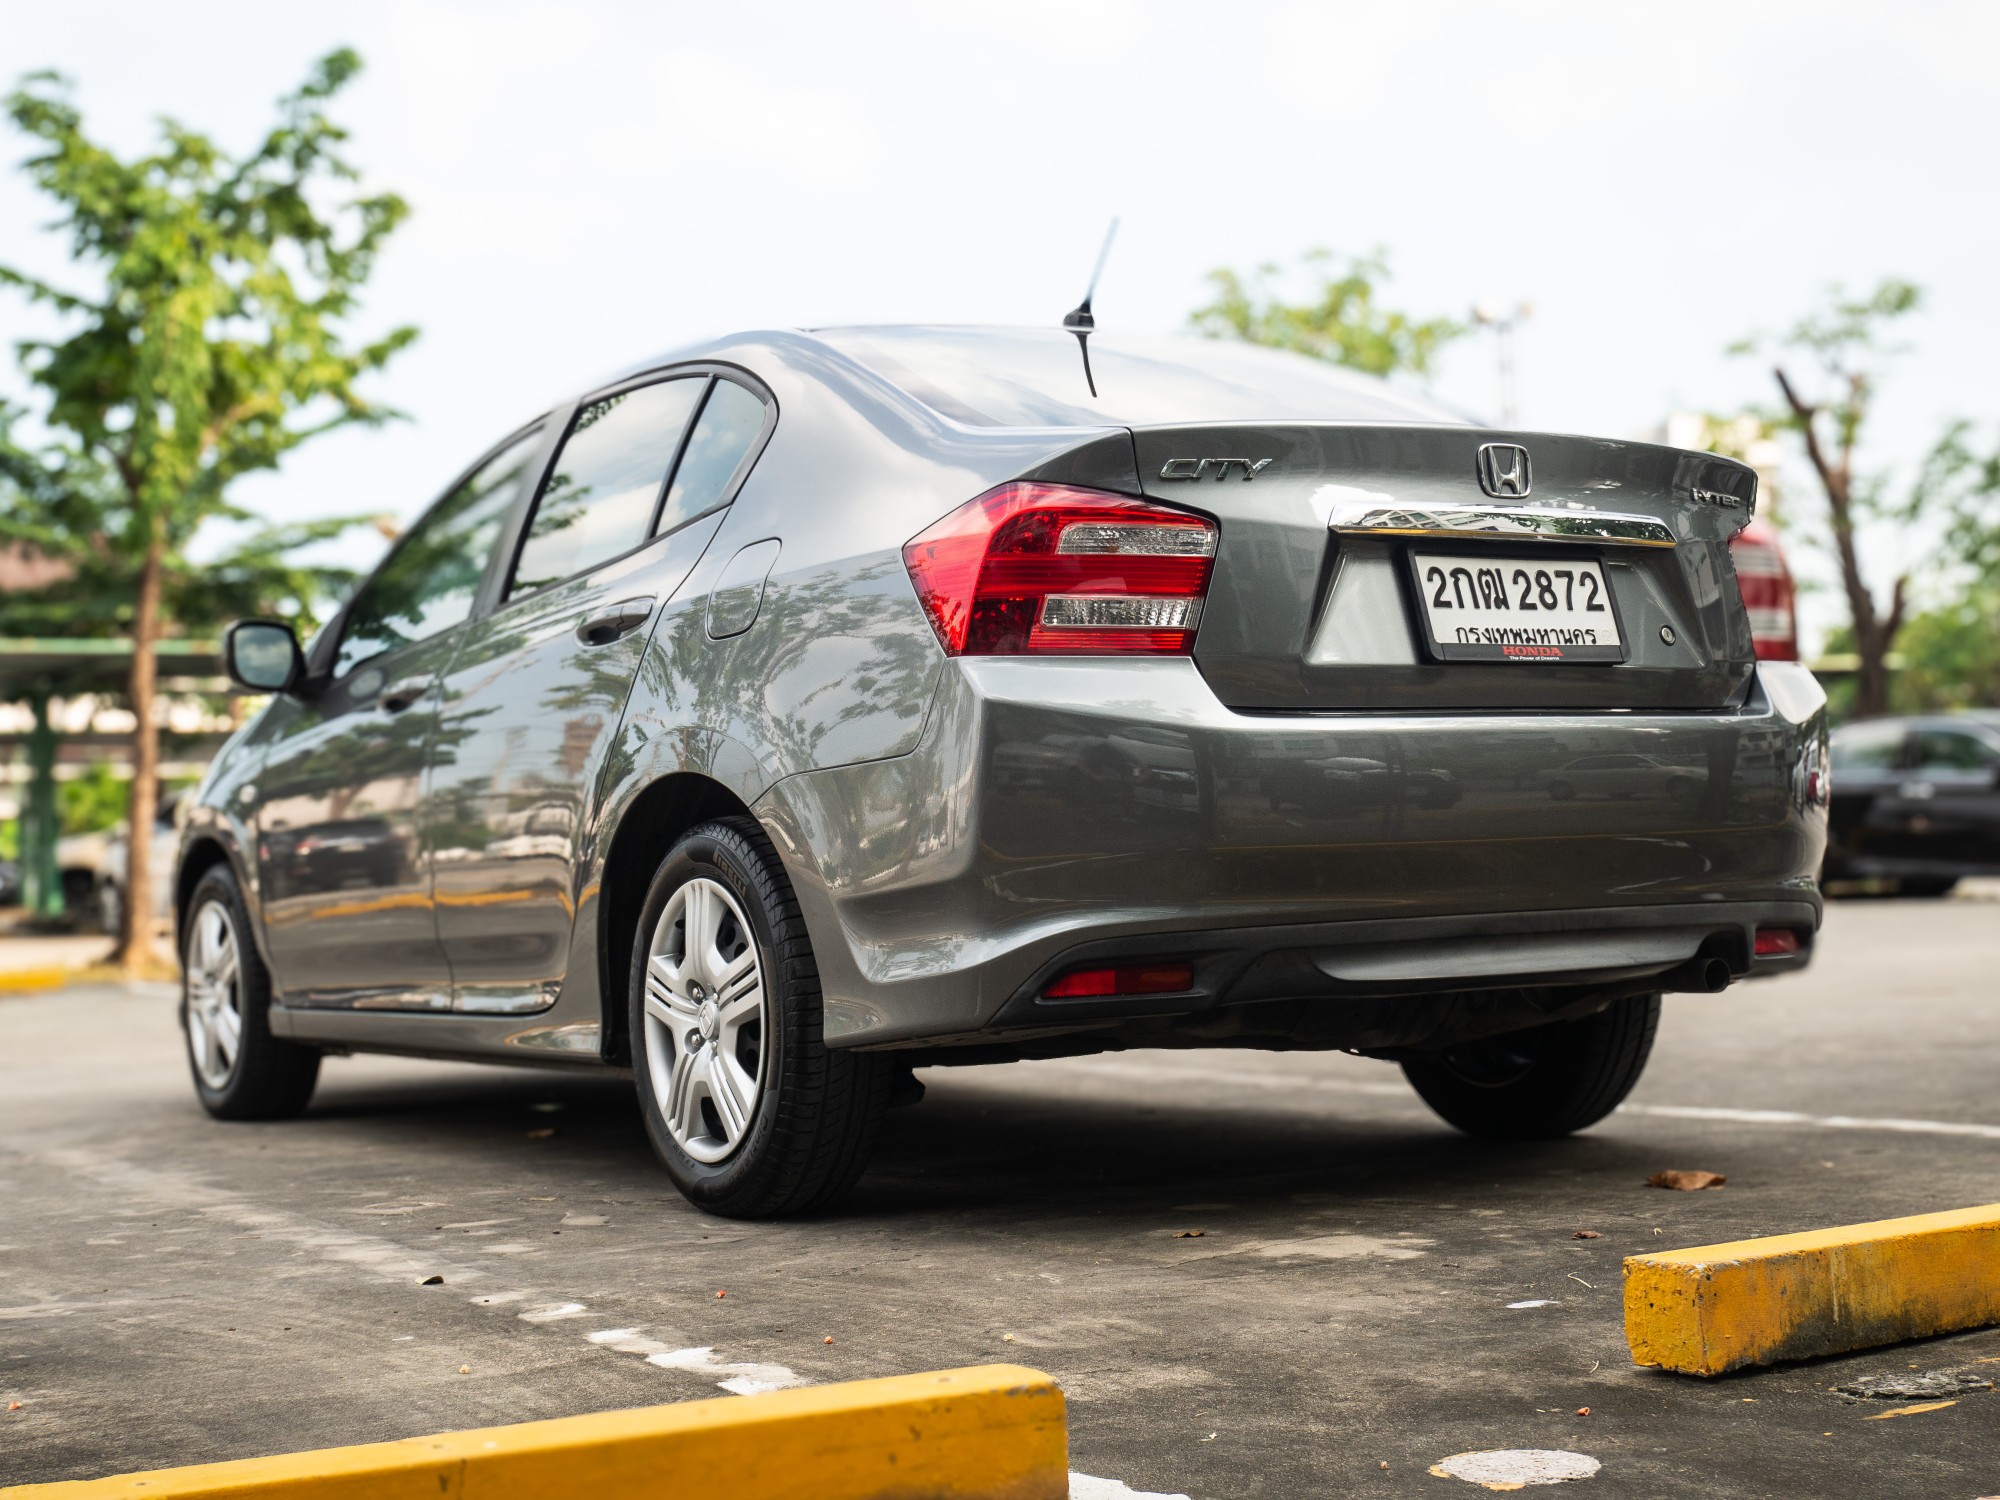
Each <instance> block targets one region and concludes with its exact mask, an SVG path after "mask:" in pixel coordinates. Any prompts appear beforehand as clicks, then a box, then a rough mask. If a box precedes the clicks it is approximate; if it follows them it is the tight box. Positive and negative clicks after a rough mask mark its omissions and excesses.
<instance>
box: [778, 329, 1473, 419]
mask: <svg viewBox="0 0 2000 1500" xmlns="http://www.w3.org/2000/svg"><path fill="white" fill-rule="evenodd" d="M814 332H815V334H817V335H818V336H819V337H820V338H823V339H825V340H826V341H827V342H828V343H829V344H832V345H833V346H834V348H836V349H838V350H840V351H841V352H842V353H844V354H846V355H848V356H849V357H850V358H852V359H855V360H858V361H859V362H860V363H862V364H864V365H866V366H868V367H869V368H870V369H871V370H873V371H875V373H876V374H878V375H880V376H882V377H883V378H884V379H885V380H888V381H889V382H890V383H892V384H894V385H897V386H900V387H901V388H902V389H903V390H905V391H907V392H908V393H909V394H910V395H912V396H914V397H915V398H916V399H917V400H919V401H921V402H923V403H924V405H926V406H928V407H930V408H931V410H933V411H935V412H937V413H939V414H940V415H941V416H946V417H949V418H951V419H952V420H953V421H956V422H966V423H970V424H972V425H973V426H978V427H1104V426H1119V427H1149V426H1155V425H1160V424H1165V423H1177V422H1429V423H1445V424H1448V425H1451V426H1465V425H1468V419H1467V418H1466V417H1464V416H1462V415H1460V414H1459V413H1457V412H1454V411H1451V410H1449V409H1447V408H1445V407H1442V406H1439V405H1437V404H1436V403H1435V402H1432V401H1430V400H1429V399H1427V398H1426V397H1424V396H1422V395H1420V394H1416V393H1413V392H1408V391H1404V390H1401V389H1399V388H1398V387H1395V386H1392V385H1390V384H1389V383H1388V382H1386V381H1383V380H1378V379H1376V378H1375V377H1374V376H1372V375H1362V374H1359V373H1357V372H1355V371H1352V370H1343V369H1339V368H1337V367H1336V366H1333V365H1328V364H1323V363H1321V362H1320V361H1318V360H1315V359H1309V358H1307V357H1306V356H1305V355H1302V354H1290V353H1286V352H1284V351H1282V350H1277V349H1262V348H1258V347H1257V346H1255V345H1252V344H1240V343H1234V342H1229V341H1225V340H1221V339H1197V338H1160V339H1136V338H1122V337H1107V336H1105V335H1102V334H1092V335H1091V338H1090V369H1091V374H1092V375H1093V376H1094V377H1095V379H1096V382H1097V395H1096V396H1095V397H1092V395H1091V394H1090V387H1089V385H1088V384H1086V383H1085V380H1084V373H1083V360H1082V357H1081V355H1080V354H1079V352H1078V349H1077V341H1076V338H1075V336H1074V335H1072V334H1069V333H1065V332H1063V331H1062V330H1061V329H1042V328H819V329H815V330H814Z"/></svg>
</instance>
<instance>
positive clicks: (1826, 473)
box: [1771, 369, 1909, 719]
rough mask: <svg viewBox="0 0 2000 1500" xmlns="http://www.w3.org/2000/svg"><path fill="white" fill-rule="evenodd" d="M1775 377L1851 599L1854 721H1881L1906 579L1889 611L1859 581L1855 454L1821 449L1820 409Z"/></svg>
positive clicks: (1901, 581)
mask: <svg viewBox="0 0 2000 1500" xmlns="http://www.w3.org/2000/svg"><path fill="white" fill-rule="evenodd" d="M1771 373H1772V374H1773V375H1775V376H1776V377H1777V380H1778V390H1779V391H1780V392H1781V393H1782V394H1783V396H1784V398H1785V404H1786V405H1787V406H1789V407H1790V408H1791V409H1792V415H1793V416H1794V417H1795V418H1796V419H1797V420H1798V424H1799V434H1800V436H1801V437H1803V438H1804V439H1805V445H1806V457H1807V458H1808V459H1810V460H1811V462H1812V466H1813V472H1814V473H1815V474H1817V475H1818V476H1819V482H1820V488H1821V489H1822V490H1824V491H1825V493H1826V509H1827V516H1828V518H1829V519H1830V520H1831V521H1832V523H1833V528H1832V529H1833V545H1834V553H1835V556H1836V557H1837V558H1838V559H1839V562H1840V586H1841V591H1842V592H1843V593H1844V594H1845V595H1846V596H1847V618H1848V622H1849V624H1850V625H1851V626H1852V627H1853V631H1854V655H1855V659H1856V661H1857V662H1858V663H1859V667H1860V670H1859V671H1858V672H1857V673H1856V674H1855V684H1854V716H1855V717H1856V718H1857V719H1879V718H1881V717H1882V716H1883V715H1885V714H1887V713H1888V712H1889V651H1890V648H1891V647H1893V646H1894V645H1895V644H1896V636H1897V634H1898V633H1899V632H1900V631H1901V630H1902V628H1903V605H1904V587H1905V585H1906V584H1907V583H1908V581H1909V580H1908V579H1907V578H1898V579H1897V580H1896V587H1895V589H1894V590H1893V592H1892V594H1891V596H1890V602H1889V609H1888V612H1887V613H1886V614H1885V613H1881V612H1879V611H1877V609H1876V607H1875V596H1874V595H1873V594H1871V593H1870V592H1869V591H1868V584H1867V581H1866V580H1865V579H1863V578H1862V576H1861V556H1860V550H1859V548H1858V547H1857V546H1856V544H1855V536H1854V474H1853V469H1852V465H1851V453H1850V451H1849V448H1848V447H1847V446H1843V447H1842V448H1841V450H1840V452H1839V455H1838V457H1837V458H1834V457H1831V456H1829V455H1828V453H1827V452H1826V450H1825V448H1824V447H1822V446H1821V444H1820V437H1819V408H1818V407H1816V406H1811V405H1808V404H1807V403H1806V402H1805V401H1804V400H1802V399H1801V398H1800V396H1799V394H1798V391H1797V390H1796V389H1795V388H1794V387H1793V385H1792V383H1791V381H1790V380H1789V379H1787V378H1786V376H1785V372H1784V371H1783V370H1781V369H1780V370H1773V371H1772V372H1771Z"/></svg>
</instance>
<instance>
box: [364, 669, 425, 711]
mask: <svg viewBox="0 0 2000 1500" xmlns="http://www.w3.org/2000/svg"><path fill="white" fill-rule="evenodd" d="M436 680H437V679H435V678H432V677H405V678H404V679H403V680H402V681H401V682H392V683H390V684H389V685H388V686H387V687H385V688H383V689H382V696H381V697H380V698H377V699H376V700H375V701H376V703H377V704H378V705H380V706H381V708H382V709H383V710H384V711H385V712H388V713H392V714H399V713H401V712H402V711H403V710H404V709H406V708H408V707H409V706H410V705H411V704H412V703H415V702H416V701H417V700H418V699H419V698H421V697H423V696H424V694H426V693H428V692H429V691H430V690H431V687H432V685H433V684H434V683H435V682H436Z"/></svg>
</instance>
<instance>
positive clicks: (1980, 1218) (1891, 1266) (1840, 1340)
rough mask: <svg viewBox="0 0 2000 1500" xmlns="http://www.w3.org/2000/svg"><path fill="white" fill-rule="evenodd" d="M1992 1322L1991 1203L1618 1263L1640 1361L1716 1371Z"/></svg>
mask: <svg viewBox="0 0 2000 1500" xmlns="http://www.w3.org/2000/svg"><path fill="white" fill-rule="evenodd" d="M1987 1323H2000V1203H1989V1204H1987V1205H1985V1206H1984V1207H1981V1208H1960V1209H1953V1210H1952V1211H1950V1212H1948V1213H1939V1214H1918V1215H1916V1216H1914V1217H1913V1218H1907V1219H1882V1220H1878V1221H1877V1222H1875V1223H1873V1224H1849V1225H1847V1226H1846V1227H1844V1228H1840V1229H1817V1230H1813V1231H1812V1232H1810V1233H1807V1234H1781V1235H1774V1236H1772V1237H1770V1238H1768V1239H1760V1240H1738V1241H1736V1242H1734V1243H1732V1244H1726V1245H1703V1246H1700V1247H1698V1248H1696V1249H1693V1250H1672V1251H1668V1252H1666V1253H1664V1254H1657V1255H1635V1256H1632V1257H1631V1258H1630V1259H1628V1260H1627V1261H1626V1262H1625V1342H1626V1343H1627V1344H1629V1345H1630V1346H1631V1349H1632V1358H1633V1360H1634V1361H1635V1362H1637V1363H1639V1364H1642V1365H1659V1366H1662V1367H1664V1368H1666V1369H1669V1370H1675V1371H1678V1372H1680V1373H1681V1374H1684V1375H1721V1374H1723V1373H1725V1372H1726V1371H1729V1370H1737V1369H1741V1368H1743V1367H1744V1366H1746V1365H1768V1364H1775V1363H1776V1362H1778V1361H1780V1360H1787V1359H1810V1358H1812V1357H1814V1356H1817V1355H1822V1354H1842V1353H1845V1352H1847V1351H1849V1350H1852V1349H1868V1348H1873V1347H1874V1346H1876V1345H1878V1344H1893V1343H1897V1342H1900V1341H1901V1340H1903V1339H1913V1338H1924V1337H1927V1336H1929V1335H1931V1334H1937V1333H1950V1332H1953V1331H1954V1330H1957V1329H1961V1328H1978V1327H1980V1326H1982V1325H1983V1324H1987Z"/></svg>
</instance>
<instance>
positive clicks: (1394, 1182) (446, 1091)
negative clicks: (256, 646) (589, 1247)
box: [290, 1069, 1657, 1222]
mask: <svg viewBox="0 0 2000 1500" xmlns="http://www.w3.org/2000/svg"><path fill="white" fill-rule="evenodd" d="M927 1077H928V1086H929V1092H928V1095H927V1097H926V1098H925V1100H924V1102H923V1103H922V1104H920V1105H918V1106H917V1107H915V1108H912V1109H903V1110H896V1111H894V1112H892V1113H891V1114H890V1115H889V1117H888V1119H887V1121H886V1123H885V1125H884V1128H883V1133H882V1139H881V1142H880V1144H879V1147H878V1149H877V1151H876V1154H875V1157H874V1160H873V1162H872V1164H871V1166H870V1167H869V1169H868V1171H867V1173H866V1174H865V1175H864V1176H863V1178H862V1179H861V1182H860V1184H859V1185H858V1186H857V1188H856V1189H855V1191H854V1192H853V1193H852V1194H851V1195H850V1196H849V1197H848V1198H847V1199H846V1200H845V1201H844V1202H843V1203H842V1204H841V1205H840V1206H839V1207H837V1208H836V1209H835V1210H833V1212H832V1216H833V1217H836V1218H868V1219H875V1220H880V1219H883V1218H892V1219H910V1218H931V1217H936V1216H938V1215H955V1216H963V1215H968V1214H971V1215H976V1216H989V1215H990V1216H995V1217H999V1218H1004V1219H1008V1220H1012V1221H1015V1222H1019V1221H1021V1220H1022V1219H1024V1218H1033V1219H1036V1220H1040V1221H1044V1222H1050V1221H1057V1220H1062V1219H1067V1218H1072V1217H1098V1216H1102V1215H1105V1214H1107V1213H1115V1214H1123V1215H1133V1216H1141V1215H1151V1214H1160V1213H1169V1212H1172V1211H1174V1210H1176V1209H1181V1208H1183V1207H1184V1206H1185V1205H1190V1204H1216V1205H1220V1204H1223V1203H1227V1204H1229V1205H1231V1206H1232V1207H1234V1208H1237V1209H1241V1210H1254V1209H1256V1208H1257V1207H1258V1206H1259V1205H1263V1206H1266V1207H1268V1208H1271V1209H1273V1210H1278V1209H1283V1210H1285V1211H1292V1210H1295V1209H1296V1208H1297V1206H1298V1205H1299V1203H1300V1201H1301V1200H1302V1198H1303V1199H1311V1200H1315V1201H1317V1203H1318V1205H1319V1206H1321V1207H1338V1206H1341V1205H1343V1204H1345V1205H1351V1206H1353V1207H1356V1208H1360V1207H1363V1206H1365V1205H1368V1204H1388V1203H1401V1204H1406V1205H1408V1204H1417V1203H1424V1204H1435V1203H1437V1202H1438V1201H1439V1200H1449V1201H1455V1202H1463V1201H1466V1200H1468V1199H1473V1200H1476V1199H1477V1197H1478V1196H1479V1195H1482V1194H1487V1193H1491V1192H1492V1191H1493V1190H1495V1189H1500V1188H1503V1187H1505V1188H1510V1189H1519V1188H1526V1189H1529V1190H1530V1191H1531V1192H1532V1191H1533V1190H1534V1188H1535V1187H1536V1186H1538V1185H1539V1186H1540V1187H1541V1189H1542V1191H1543V1192H1544V1193H1548V1195H1549V1196H1550V1198H1551V1199H1553V1200H1554V1201H1574V1200H1575V1198H1576V1197H1577V1196H1578V1195H1577V1194H1576V1193H1575V1192H1570V1191H1564V1190H1563V1188H1562V1186H1561V1185H1562V1184H1565V1183H1568V1184H1572V1185H1573V1186H1574V1187H1575V1188H1579V1189H1581V1188H1583V1187H1584V1186H1585V1185H1586V1184H1588V1183H1607V1182H1618V1183H1621V1184H1625V1183H1632V1184H1636V1183H1639V1182H1643V1181H1644V1180H1645V1177H1646V1174H1647V1172H1649V1171H1650V1170H1652V1168H1653V1166H1654V1165H1656V1162H1655V1161H1654V1157H1655V1156H1656V1155H1657V1153H1656V1152H1653V1151H1651V1150H1650V1149H1649V1148H1648V1147H1647V1146H1646V1145H1645V1144H1644V1143H1643V1142H1638V1141H1632V1140H1621V1139H1618V1138H1613V1137H1610V1136H1607V1135H1601V1134H1600V1135H1592V1134H1584V1135H1580V1136H1576V1137H1572V1138H1569V1139H1566V1140H1560V1141H1544V1142H1525V1143H1489V1142H1481V1141H1475V1140H1471V1139H1468V1138H1467V1137H1465V1136H1462V1135H1459V1134H1457V1133H1456V1132H1454V1131H1452V1130H1450V1129H1449V1128H1448V1127H1446V1126H1444V1125H1442V1124H1439V1123H1437V1122H1435V1121H1432V1120H1430V1119H1428V1118H1427V1117H1424V1116H1420V1115H1416V1114H1414V1113H1412V1112H1409V1111H1407V1110H1401V1109H1397V1108H1395V1107H1394V1105H1393V1101H1391V1102H1390V1104H1389V1105H1388V1106H1386V1107H1385V1108H1384V1110H1383V1117H1382V1118H1379V1119H1371V1118H1368V1117H1367V1115H1366V1113H1365V1109H1364V1110H1363V1111H1349V1112H1346V1113H1343V1114H1342V1115H1340V1116H1330V1115H1325V1114H1317V1113H1310V1112H1306V1111H1302V1110H1298V1109H1286V1108H1284V1107H1282V1106H1277V1105H1268V1104H1262V1103H1259V1102H1258V1101H1255V1100H1245V1101H1243V1102H1242V1103H1241V1104H1230V1105H1223V1106H1217V1105H1213V1104H1210V1105H1202V1106H1196V1105H1182V1104H1174V1103H1169V1102H1158V1103H1154V1102H1147V1101H1145V1100H1144V1099H1143V1098H1139V1099H1135V1098H1132V1097H1130V1096H1125V1097H1120V1098H1117V1099H1079V1098H1076V1097H1074V1096H1073V1095H1068V1094H1058V1093H1053V1092H1048V1093H1045V1092H1041V1091H1038V1090H1036V1089H1035V1088H1033V1087H1032V1086H1031V1085H1030V1082H1029V1080H1027V1079H1023V1081H1022V1082H1023V1086H1022V1087H1020V1088H1019V1089H1018V1090H1014V1089H1005V1088H995V1087H993V1086H992V1084H991V1083H990V1082H985V1081H982V1082H981V1083H978V1084H969V1083H959V1082H955V1081H954V1080H953V1079H952V1078H951V1076H950V1075H949V1073H942V1075H941V1073H940V1071H936V1070H934V1071H932V1072H931V1073H930V1074H928V1075H927ZM315 1124H317V1125H318V1127H319V1128H323V1129H336V1130H339V1131H340V1132H341V1133H342V1134H343V1135H345V1136H346V1137H347V1138H348V1141H349V1143H350V1144H352V1143H356V1141H355V1137H356V1136H361V1137H364V1138H365V1137H378V1139H376V1140H373V1141H370V1142H369V1144H370V1145H372V1146H375V1147H377V1148H379V1149H388V1150H394V1149H396V1148H397V1147H398V1146H407V1145H408V1144H409V1143H411V1142H413V1141H415V1140H421V1142H422V1149H423V1151H424V1153H425V1155H426V1156H427V1157H429V1158H430V1159H431V1160H432V1161H433V1162H434V1163H438V1164H442V1163H443V1162H445V1161H446V1160H447V1159H449V1158H450V1157H452V1156H454V1155H460V1156H462V1157H463V1158H464V1159H465V1161H466V1163H467V1164H468V1165H470V1164H472V1163H474V1162H476V1163H477V1164H478V1165H479V1167H480V1168H481V1170H482V1173H483V1172H485V1171H489V1170H491V1167H492V1158H493V1157H494V1156H495V1155H496V1154H499V1155H504V1156H506V1157H507V1158H509V1159H512V1160H518V1161H519V1162H520V1163H521V1165H522V1167H523V1168H524V1169H525V1170H531V1171H543V1170H546V1169H547V1168H549V1167H553V1166H557V1165H558V1164H559V1165H560V1166H561V1168H562V1170H564V1171H565V1172H567V1173H576V1174H579V1175H581V1176H585V1177H588V1178H590V1179H592V1180H596V1181H607V1180H612V1179H616V1180H620V1181H622V1182H623V1184H624V1186H626V1187H628V1188H634V1189H645V1188H658V1189H666V1190H669V1191H670V1190H671V1189H670V1184H668V1182H667V1181H666V1179H665V1176H664V1174H663V1173H662V1172H661V1169H660V1168H659V1166H658V1165H657V1164H656V1162H655V1161H654V1159H653V1155H652V1151H651V1148H650V1147H649V1145H648V1144H647V1141H646V1139H645V1134H644V1131H643V1129H642V1128H641V1124H640V1120H639V1114H638V1108H637V1104H636V1102H635V1100H634V1099H633V1097H632V1092H631V1085H630V1083H629V1082H626V1081H623V1080H618V1079H591V1078H574V1077H563V1076H556V1075H537V1074H533V1073H518V1074H517V1073H511V1072H500V1071H497V1070H495V1071H491V1072H487V1071H475V1070H472V1069H466V1070H464V1071H463V1072H462V1073H460V1072H459V1071H458V1070H456V1069H454V1070H453V1071H452V1074H451V1075H448V1076H444V1077H436V1076H434V1077H432V1078H428V1079H423V1080H418V1079H412V1080H410V1081H408V1082H403V1081H383V1080H374V1079H371V1080H369V1081H367V1082H361V1081H358V1080H357V1081H355V1082H353V1083H345V1082H342V1081H341V1080H339V1078H338V1075H337V1073H330V1075H329V1081H328V1084H327V1085H325V1086H323V1087H322V1090H321V1096H320V1098H319V1099H318V1100H316V1101H315V1103H314V1105H313V1108H312V1110H311V1112H310V1113H309V1114H308V1116H307V1117H306V1120H305V1121H303V1122H301V1123H300V1125H298V1126H294V1127H290V1128H295V1129H296V1128H306V1129H310V1128H313V1127H314V1125H315ZM1551 1189H1553V1190H1554V1191H1552V1192H1551V1191H1550V1190H1551Z"/></svg>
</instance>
